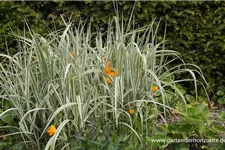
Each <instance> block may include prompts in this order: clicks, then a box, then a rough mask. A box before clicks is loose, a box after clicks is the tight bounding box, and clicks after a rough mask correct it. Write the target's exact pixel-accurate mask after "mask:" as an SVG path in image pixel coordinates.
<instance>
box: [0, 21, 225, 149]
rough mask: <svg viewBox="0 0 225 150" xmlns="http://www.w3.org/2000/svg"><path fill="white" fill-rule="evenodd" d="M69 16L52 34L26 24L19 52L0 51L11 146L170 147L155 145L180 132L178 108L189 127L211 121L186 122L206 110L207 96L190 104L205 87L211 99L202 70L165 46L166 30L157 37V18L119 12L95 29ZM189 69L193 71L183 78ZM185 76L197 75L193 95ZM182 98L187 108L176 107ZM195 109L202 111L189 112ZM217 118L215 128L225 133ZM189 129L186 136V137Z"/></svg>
mask: <svg viewBox="0 0 225 150" xmlns="http://www.w3.org/2000/svg"><path fill="white" fill-rule="evenodd" d="M121 20H123V19H121ZM63 21H64V23H65V29H64V30H57V31H55V32H51V33H49V34H48V35H47V36H46V37H42V36H41V35H39V34H37V33H35V32H33V31H32V30H31V29H29V27H28V30H29V32H30V36H29V37H26V36H25V35H23V36H21V35H15V36H16V38H17V39H18V43H19V52H18V53H17V54H15V55H13V56H9V55H6V54H0V56H1V57H3V58H5V59H8V61H9V63H8V64H7V65H6V66H4V67H3V66H2V65H0V67H1V72H0V77H1V84H2V87H3V91H2V93H1V98H2V99H3V101H2V112H1V114H0V117H1V119H2V120H1V121H3V122H1V124H3V126H2V127H1V128H0V129H1V131H2V135H1V138H4V139H5V140H6V139H7V140H8V141H7V140H6V142H9V143H11V149H16V150H18V149H32V150H43V149H45V150H48V149H50V150H54V149H66V150H70V149H85V148H86V149H144V148H148V149H157V148H165V147H168V146H171V145H169V143H168V142H167V143H161V144H159V145H155V144H154V143H153V142H151V138H152V137H154V136H157V135H160V137H164V138H173V137H174V136H173V135H171V134H170V132H171V133H174V132H172V131H171V126H175V127H176V126H177V125H176V124H175V125H173V124H171V125H167V124H168V120H169V118H170V116H171V114H174V112H175V114H179V115H181V116H182V117H183V120H181V121H184V123H181V125H182V126H183V125H185V127H186V126H188V130H189V129H190V130H197V129H196V128H198V127H202V123H205V122H198V124H194V123H193V124H192V123H189V124H187V125H186V124H185V122H186V121H187V120H186V119H187V118H188V119H189V120H190V119H193V118H191V117H193V116H196V115H197V116H198V113H199V111H198V108H199V107H200V108H199V110H201V111H203V110H204V111H205V112H207V110H206V109H207V108H206V107H204V108H202V104H199V106H198V107H196V108H193V109H196V110H191V111H189V109H188V107H187V106H188V105H187V104H189V103H192V102H194V101H199V97H198V89H199V88H202V89H203V91H204V92H205V95H206V98H205V99H206V102H208V103H210V101H209V99H208V95H207V88H208V87H207V83H206V81H205V78H204V75H203V73H202V71H201V70H200V68H199V67H198V66H196V65H194V64H189V63H185V62H184V61H183V60H182V58H181V57H180V54H179V53H178V52H176V51H173V50H167V49H166V48H165V42H166V40H165V38H163V39H162V40H161V41H158V40H157V29H158V27H159V22H158V20H156V19H155V20H153V21H152V22H151V23H150V25H148V26H144V27H139V28H135V26H134V25H133V22H132V19H130V20H129V21H128V22H123V21H120V19H118V17H114V18H112V20H111V21H109V24H108V29H107V31H106V32H103V33H101V32H100V31H98V32H94V33H92V32H91V28H90V25H89V24H85V23H80V24H79V25H74V24H72V23H70V22H69V23H67V22H66V21H65V20H63ZM174 62H176V64H174ZM178 62H179V63H178ZM185 74H190V75H191V78H183V79H181V78H180V77H182V76H183V75H185ZM177 75H179V79H177V78H176V77H177ZM184 77H185V76H184ZM196 77H199V78H201V80H199V81H198V80H197V79H196ZM183 82H190V83H192V85H193V89H194V91H195V95H194V96H191V95H189V94H188V93H187V92H186V91H185V88H184V87H182V84H181V83H183ZM200 103H202V102H200ZM178 104H179V106H180V107H181V108H182V109H181V110H179V109H176V106H177V105H178ZM193 111H196V114H191V117H190V112H191V113H194V112H193ZM207 117H208V115H207ZM198 119H199V120H201V118H198ZM204 119H205V118H204ZM159 120H162V121H161V122H160V123H159ZM206 120H207V119H206ZM160 124H165V126H163V125H162V126H160ZM210 125H212V123H211V122H210V123H209V126H210ZM189 126H190V127H189ZM218 126H219V125H218ZM218 126H216V127H215V126H213V127H214V128H213V129H212V130H213V131H214V132H215V133H218V134H222V133H223V132H222V131H221V129H220V127H218ZM168 127H170V128H168ZM162 130H164V131H162ZM174 130H175V129H174ZM213 131H211V132H213ZM196 132H197V131H196ZM205 132H206V131H202V132H201V133H205ZM207 132H208V131H207ZM214 132H213V133H214ZM185 134H186V132H185V133H182V136H183V137H182V138H184V137H188V136H187V135H185ZM198 135H200V134H198ZM175 136H177V135H175ZM218 136H219V135H218ZM7 137H8V138H7ZM9 137H10V138H9ZM2 147H4V146H2ZM187 147H188V146H187V145H185V147H184V148H187ZM7 148H8V147H7Z"/></svg>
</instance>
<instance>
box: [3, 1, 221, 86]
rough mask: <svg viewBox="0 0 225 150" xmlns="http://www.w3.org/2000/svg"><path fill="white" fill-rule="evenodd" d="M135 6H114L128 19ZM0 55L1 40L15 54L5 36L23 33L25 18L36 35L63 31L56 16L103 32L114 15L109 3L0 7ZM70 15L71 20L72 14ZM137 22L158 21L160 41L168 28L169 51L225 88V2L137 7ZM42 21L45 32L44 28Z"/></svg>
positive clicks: (5, 4) (60, 22)
mask: <svg viewBox="0 0 225 150" xmlns="http://www.w3.org/2000/svg"><path fill="white" fill-rule="evenodd" d="M133 6H134V2H124V1H122V2H118V9H119V12H120V13H121V12H123V16H125V18H124V19H125V20H128V18H129V16H130V12H131V10H132V8H133ZM0 9H1V12H4V13H2V14H0V17H1V21H0V35H1V36H0V50H1V52H6V51H5V47H6V45H5V37H6V38H7V40H8V46H9V48H10V52H11V53H14V52H15V51H16V49H15V41H13V39H12V38H11V37H10V35H8V34H7V33H8V31H10V30H13V31H19V30H18V27H19V29H20V30H23V28H24V21H23V18H24V16H26V19H27V20H28V21H29V24H30V26H31V27H32V28H33V29H34V30H35V31H36V32H38V33H40V34H43V35H44V34H46V33H47V32H48V30H54V29H55V28H62V27H63V22H62V20H61V17H60V14H63V15H64V16H67V17H71V19H72V20H73V21H75V22H78V21H79V19H80V18H82V19H83V20H85V19H87V18H89V19H90V18H91V20H92V26H93V29H94V30H95V29H97V28H103V29H104V28H106V27H107V25H106V24H107V22H108V19H109V17H112V16H114V15H115V12H114V5H113V2H106V1H105V2H90V1H86V2H0ZM71 14H72V15H71ZM134 18H135V19H136V23H137V24H139V25H140V26H141V25H145V24H149V23H150V22H151V20H152V19H154V18H158V19H161V26H160V30H159V33H158V36H159V38H160V37H162V36H163V34H164V33H163V31H164V26H165V24H166V27H167V35H166V39H167V40H168V42H167V45H166V46H167V48H168V49H173V50H177V51H179V52H181V53H182V55H183V57H184V59H185V60H186V61H187V62H190V63H195V64H197V65H199V66H200V67H201V69H202V70H203V71H204V74H205V75H206V77H207V79H208V81H209V83H210V85H211V87H213V88H214V90H215V88H216V87H217V86H219V85H221V84H223V75H224V74H225V69H224V65H225V61H224V59H225V55H224V54H225V43H224V42H225V34H224V33H225V3H224V2H136V3H135V9H134ZM43 20H44V22H45V24H46V25H47V26H49V29H48V28H47V27H46V26H45V25H44V23H43Z"/></svg>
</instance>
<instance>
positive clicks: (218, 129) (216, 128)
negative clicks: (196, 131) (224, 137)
mask: <svg viewBox="0 0 225 150" xmlns="http://www.w3.org/2000/svg"><path fill="white" fill-rule="evenodd" d="M210 130H211V131H212V132H214V133H221V134H224V133H225V129H224V128H223V127H221V126H219V125H214V126H212V128H211V129H210Z"/></svg>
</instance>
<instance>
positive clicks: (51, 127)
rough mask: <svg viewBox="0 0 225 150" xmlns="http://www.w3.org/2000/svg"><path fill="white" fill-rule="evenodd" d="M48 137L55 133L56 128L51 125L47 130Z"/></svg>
mask: <svg viewBox="0 0 225 150" xmlns="http://www.w3.org/2000/svg"><path fill="white" fill-rule="evenodd" d="M47 132H48V134H49V136H52V135H53V134H55V132H56V127H55V126H54V125H51V126H50V127H49V128H48V130H47Z"/></svg>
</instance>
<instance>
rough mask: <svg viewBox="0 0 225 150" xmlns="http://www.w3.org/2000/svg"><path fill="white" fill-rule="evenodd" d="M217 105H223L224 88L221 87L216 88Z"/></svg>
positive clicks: (224, 100)
mask: <svg viewBox="0 0 225 150" xmlns="http://www.w3.org/2000/svg"><path fill="white" fill-rule="evenodd" d="M216 95H217V98H218V100H217V101H218V103H219V104H225V86H223V85H221V86H219V87H218V88H217V92H216Z"/></svg>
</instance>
